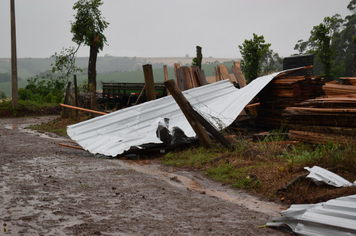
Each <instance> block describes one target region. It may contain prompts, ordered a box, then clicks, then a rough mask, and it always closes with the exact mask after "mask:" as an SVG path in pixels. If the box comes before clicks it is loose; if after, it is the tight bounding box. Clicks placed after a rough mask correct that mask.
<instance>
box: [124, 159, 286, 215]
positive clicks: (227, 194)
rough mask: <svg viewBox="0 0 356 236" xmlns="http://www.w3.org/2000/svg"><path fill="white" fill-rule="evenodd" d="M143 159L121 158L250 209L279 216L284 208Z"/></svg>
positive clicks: (175, 183) (176, 183)
mask: <svg viewBox="0 0 356 236" xmlns="http://www.w3.org/2000/svg"><path fill="white" fill-rule="evenodd" d="M144 161H145V160H139V161H131V160H122V162H123V165H125V166H127V167H129V168H131V169H133V170H135V171H137V172H141V173H145V174H148V175H151V176H155V177H157V178H159V179H162V180H164V181H165V182H167V183H169V184H171V185H173V186H176V187H183V188H186V189H187V190H193V191H197V192H199V193H201V194H207V195H210V196H212V197H216V198H219V199H222V200H225V201H229V202H232V203H235V204H238V205H241V206H245V207H246V208H248V209H250V210H254V211H257V212H262V213H265V214H268V215H271V216H279V215H280V213H281V211H282V210H284V208H283V207H282V206H281V205H278V204H275V203H273V202H265V201H261V200H259V199H258V198H257V197H254V196H252V195H249V194H247V193H245V192H243V191H242V190H238V189H236V190H232V189H229V188H226V187H225V188H224V187H222V186H218V185H219V184H213V183H210V182H211V181H210V180H208V179H204V178H200V177H194V176H192V178H194V179H197V181H195V180H193V179H192V178H189V177H186V176H184V175H192V174H191V173H189V172H176V173H173V172H172V173H169V172H166V171H162V170H161V168H162V167H161V166H160V165H157V164H151V163H150V162H149V161H146V163H144ZM183 174H184V175H183ZM199 182H201V183H199ZM203 182H204V183H203ZM204 185H208V186H209V187H205V186H204ZM214 185H215V186H214Z"/></svg>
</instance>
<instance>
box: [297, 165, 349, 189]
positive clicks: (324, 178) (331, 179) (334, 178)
mask: <svg viewBox="0 0 356 236" xmlns="http://www.w3.org/2000/svg"><path fill="white" fill-rule="evenodd" d="M304 169H306V170H307V171H309V172H310V174H309V175H308V176H307V178H311V179H312V180H313V181H314V182H315V184H316V185H318V186H320V185H322V184H328V185H332V186H334V187H349V186H352V183H351V182H349V181H348V180H346V179H344V178H342V177H341V176H339V175H337V174H335V173H333V172H331V171H328V170H326V169H324V168H321V167H319V166H313V167H312V168H309V167H304ZM355 186H356V181H355Z"/></svg>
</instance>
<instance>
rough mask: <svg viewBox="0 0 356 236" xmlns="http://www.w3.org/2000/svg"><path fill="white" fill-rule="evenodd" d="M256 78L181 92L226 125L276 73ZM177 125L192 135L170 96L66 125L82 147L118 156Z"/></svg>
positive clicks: (208, 116) (215, 122)
mask: <svg viewBox="0 0 356 236" xmlns="http://www.w3.org/2000/svg"><path fill="white" fill-rule="evenodd" d="M280 73H282V72H277V73H274V74H271V75H267V76H263V77H259V78H257V79H255V80H254V81H253V82H251V83H250V84H248V85H247V86H246V87H243V88H241V89H236V88H235V87H234V86H233V85H232V84H231V83H230V81H229V80H224V81H219V82H216V83H212V84H208V85H205V86H201V87H197V88H193V89H190V90H187V91H183V94H184V96H185V97H186V98H187V100H188V101H189V102H190V104H191V105H192V106H193V108H194V109H195V110H196V111H198V112H199V113H200V114H201V115H202V116H203V117H204V118H205V119H206V120H208V121H209V122H210V123H211V124H213V125H214V126H215V127H216V128H218V129H222V128H225V127H227V126H229V125H230V124H231V123H232V122H233V121H234V120H235V119H236V118H237V116H238V115H239V114H240V112H241V111H242V110H243V109H244V107H245V106H246V105H247V104H248V103H249V102H250V101H251V100H252V99H253V98H254V97H255V96H256V95H257V94H258V93H259V92H260V91H261V90H262V89H263V88H264V87H265V86H266V85H267V84H268V83H269V82H270V81H271V80H272V79H273V78H274V77H275V76H277V75H278V74H280ZM165 121H168V127H167V128H168V129H169V130H170V131H172V128H173V127H179V128H180V129H181V130H182V131H183V132H184V133H185V135H186V136H188V137H195V132H194V130H193V129H192V128H191V126H190V125H189V123H188V121H187V120H186V118H185V116H184V114H183V113H182V111H181V110H180V108H179V106H178V105H177V104H176V102H175V100H174V99H173V97H172V96H167V97H163V98H160V99H156V100H153V101H149V102H145V103H142V104H139V105H136V106H132V107H128V108H125V109H122V110H118V111H116V112H113V113H110V114H108V115H103V116H100V117H96V118H94V119H90V120H87V121H84V122H81V123H78V124H74V125H70V126H68V127H67V133H68V135H69V136H70V137H71V139H73V140H75V141H76V142H77V143H78V144H79V145H80V146H82V147H83V148H84V149H85V150H88V151H89V152H91V153H94V154H97V153H99V154H103V155H107V156H117V155H119V154H122V153H123V152H125V151H127V150H129V149H130V148H142V145H143V144H150V143H153V144H160V143H162V141H161V140H160V139H159V138H157V135H156V130H157V127H158V125H159V124H162V123H167V122H165Z"/></svg>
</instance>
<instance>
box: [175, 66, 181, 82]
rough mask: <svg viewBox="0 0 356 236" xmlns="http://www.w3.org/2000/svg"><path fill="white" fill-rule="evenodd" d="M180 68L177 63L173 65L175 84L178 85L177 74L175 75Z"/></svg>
mask: <svg viewBox="0 0 356 236" xmlns="http://www.w3.org/2000/svg"><path fill="white" fill-rule="evenodd" d="M178 68H180V64H179V63H174V75H175V77H176V82H177V83H178V74H177V69H178Z"/></svg>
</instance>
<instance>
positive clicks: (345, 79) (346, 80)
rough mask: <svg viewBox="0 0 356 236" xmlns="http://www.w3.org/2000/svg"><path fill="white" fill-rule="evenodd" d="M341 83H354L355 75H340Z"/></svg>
mask: <svg viewBox="0 0 356 236" xmlns="http://www.w3.org/2000/svg"><path fill="white" fill-rule="evenodd" d="M340 80H341V84H342V85H356V77H341V78H340Z"/></svg>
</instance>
